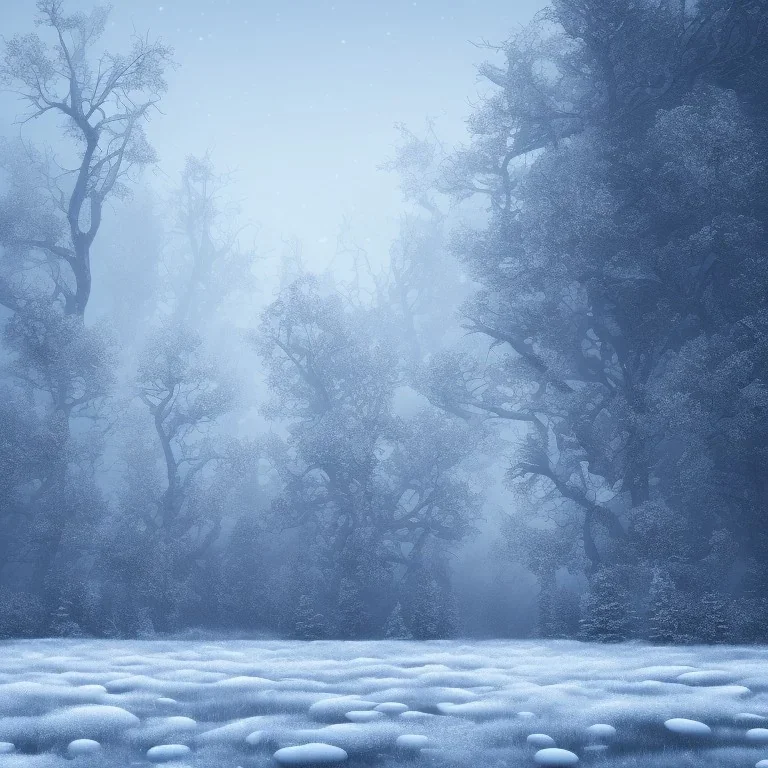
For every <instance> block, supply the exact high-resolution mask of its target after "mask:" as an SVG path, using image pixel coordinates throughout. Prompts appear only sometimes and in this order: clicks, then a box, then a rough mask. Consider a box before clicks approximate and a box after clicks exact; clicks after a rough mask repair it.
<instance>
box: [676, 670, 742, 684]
mask: <svg viewBox="0 0 768 768" xmlns="http://www.w3.org/2000/svg"><path fill="white" fill-rule="evenodd" d="M677 681H678V682H680V683H685V685H710V686H714V685H726V684H727V683H731V682H733V676H732V675H730V674H729V673H728V672H724V671H723V670H721V669H710V670H703V669H702V670H696V671H695V672H683V674H682V675H678V676H677Z"/></svg>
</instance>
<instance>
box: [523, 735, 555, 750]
mask: <svg viewBox="0 0 768 768" xmlns="http://www.w3.org/2000/svg"><path fill="white" fill-rule="evenodd" d="M525 740H526V742H527V743H528V744H530V745H531V746H532V747H538V748H539V749H541V748H542V747H554V746H555V743H556V742H555V740H554V739H553V738H552V737H551V736H548V735H547V734H546V733H531V734H530V735H528V736H527V737H526V739H525Z"/></svg>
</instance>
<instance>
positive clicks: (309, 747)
mask: <svg viewBox="0 0 768 768" xmlns="http://www.w3.org/2000/svg"><path fill="white" fill-rule="evenodd" d="M273 757H274V759H275V760H276V761H277V762H278V763H280V764H281V765H317V764H318V763H320V764H323V763H342V762H344V761H345V760H346V759H347V753H346V752H345V751H344V750H343V749H340V748H339V747H334V746H332V745H331V744H321V743H320V742H312V743H310V744H301V745H299V746H296V747H283V749H278V750H277V752H275V754H274V755H273Z"/></svg>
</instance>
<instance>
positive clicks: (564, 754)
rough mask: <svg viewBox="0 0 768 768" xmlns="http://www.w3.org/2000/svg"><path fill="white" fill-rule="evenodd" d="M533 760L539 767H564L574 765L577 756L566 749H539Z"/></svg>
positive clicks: (576, 761)
mask: <svg viewBox="0 0 768 768" xmlns="http://www.w3.org/2000/svg"><path fill="white" fill-rule="evenodd" d="M533 759H534V760H535V761H536V762H537V763H538V764H539V765H552V766H565V765H576V763H578V762H579V757H578V755H576V754H574V753H573V752H569V751H568V750H567V749H555V748H549V749H540V750H539V751H538V752H537V753H536V754H535V755H534V756H533Z"/></svg>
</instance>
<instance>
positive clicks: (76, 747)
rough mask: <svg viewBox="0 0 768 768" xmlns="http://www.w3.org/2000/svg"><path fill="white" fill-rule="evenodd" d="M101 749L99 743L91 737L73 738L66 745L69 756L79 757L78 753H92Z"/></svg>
mask: <svg viewBox="0 0 768 768" xmlns="http://www.w3.org/2000/svg"><path fill="white" fill-rule="evenodd" d="M99 751H101V744H99V742H98V741H94V740H93V739H75V740H74V741H70V742H69V744H68V745H67V754H68V755H69V756H70V757H79V756H80V755H92V754H94V753H95V752H99Z"/></svg>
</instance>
